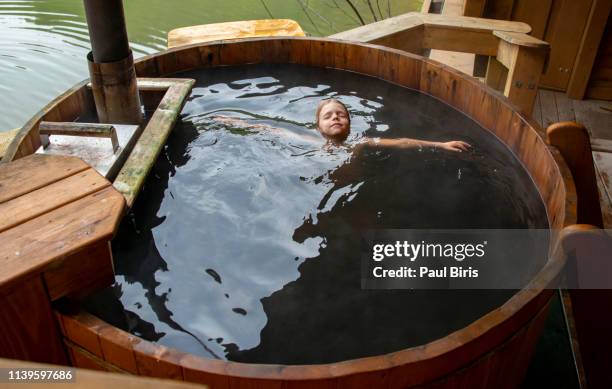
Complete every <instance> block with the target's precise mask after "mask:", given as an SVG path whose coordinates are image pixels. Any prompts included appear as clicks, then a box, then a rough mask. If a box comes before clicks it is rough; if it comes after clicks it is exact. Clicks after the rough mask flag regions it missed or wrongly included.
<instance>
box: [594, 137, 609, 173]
mask: <svg viewBox="0 0 612 389" xmlns="http://www.w3.org/2000/svg"><path fill="white" fill-rule="evenodd" d="M591 149H593V151H599V152H604V153H612V140H610V139H598V138H591ZM610 172H612V170H610Z"/></svg>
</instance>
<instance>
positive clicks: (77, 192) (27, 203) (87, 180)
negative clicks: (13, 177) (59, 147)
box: [0, 165, 110, 232]
mask: <svg viewBox="0 0 612 389" xmlns="http://www.w3.org/2000/svg"><path fill="white" fill-rule="evenodd" d="M8 166H11V165H8ZM49 173H51V172H49ZM109 185H110V182H108V181H107V180H105V179H104V177H102V176H101V175H100V174H99V173H98V172H96V171H95V170H94V169H91V168H90V169H87V170H84V171H81V172H79V173H77V174H74V175H72V176H69V177H66V178H64V179H62V180H60V181H56V182H54V183H52V184H50V185H47V186H45V187H44V188H39V189H37V190H34V191H32V192H30V193H27V194H25V195H23V196H19V197H17V198H14V199H12V200H8V201H5V202H4V203H0V214H1V215H2V216H3V217H2V219H0V232H2V231H4V230H7V229H9V228H11V227H14V226H16V225H18V224H21V223H24V222H26V221H28V220H31V219H33V218H35V217H37V216H40V215H42V214H44V213H47V212H49V211H52V210H54V209H56V208H59V207H61V206H63V205H65V204H68V203H70V202H72V201H75V200H78V199H80V198H82V197H85V196H87V195H89V194H91V193H94V192H97V191H98V190H100V189H102V188H105V187H107V186H109Z"/></svg>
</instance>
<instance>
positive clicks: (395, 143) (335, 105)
mask: <svg viewBox="0 0 612 389" xmlns="http://www.w3.org/2000/svg"><path fill="white" fill-rule="evenodd" d="M213 120H215V121H218V122H221V123H225V124H229V125H237V126H239V127H241V128H253V129H265V130H272V131H283V130H281V129H278V128H274V127H270V126H266V125H261V124H249V123H247V122H245V121H244V120H240V119H235V118H230V117H227V116H215V117H213ZM315 124H316V128H317V131H318V132H319V133H320V134H321V135H322V136H323V137H324V138H325V139H326V140H327V141H328V142H330V143H333V144H342V143H343V142H344V141H345V140H346V138H347V137H348V136H349V134H350V132H351V117H350V114H349V112H348V109H347V108H346V106H345V105H344V104H343V103H342V102H341V101H340V100H337V99H333V98H330V99H325V100H321V102H319V106H318V107H317V111H316V113H315ZM283 132H284V133H286V132H287V131H283ZM291 135H293V136H296V135H294V134H293V133H291ZM309 138H310V140H316V138H314V137H309ZM361 145H368V146H378V147H397V148H420V147H432V148H434V149H436V148H440V149H443V150H449V151H456V152H461V151H467V150H469V149H470V147H471V146H470V145H469V144H468V143H466V142H463V141H458V140H453V141H449V142H429V141H425V140H418V139H410V138H396V139H384V138H375V139H373V138H365V140H364V141H362V142H361V143H360V144H359V145H358V146H361Z"/></svg>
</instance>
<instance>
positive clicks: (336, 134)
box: [319, 102, 351, 138]
mask: <svg viewBox="0 0 612 389" xmlns="http://www.w3.org/2000/svg"><path fill="white" fill-rule="evenodd" d="M350 131H351V128H350V126H349V116H348V112H346V110H345V109H344V107H343V106H341V105H340V104H338V103H334V102H331V103H329V104H326V105H324V106H323V108H322V109H321V112H320V113H319V132H320V133H321V134H323V136H325V137H329V138H346V137H347V136H348V134H349V132H350Z"/></svg>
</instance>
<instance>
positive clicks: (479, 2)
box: [462, 0, 486, 18]
mask: <svg viewBox="0 0 612 389" xmlns="http://www.w3.org/2000/svg"><path fill="white" fill-rule="evenodd" d="M485 3H486V0H464V1H463V10H462V11H463V12H462V14H463V16H473V17H476V18H480V17H482V16H483V14H484V11H485Z"/></svg>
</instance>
